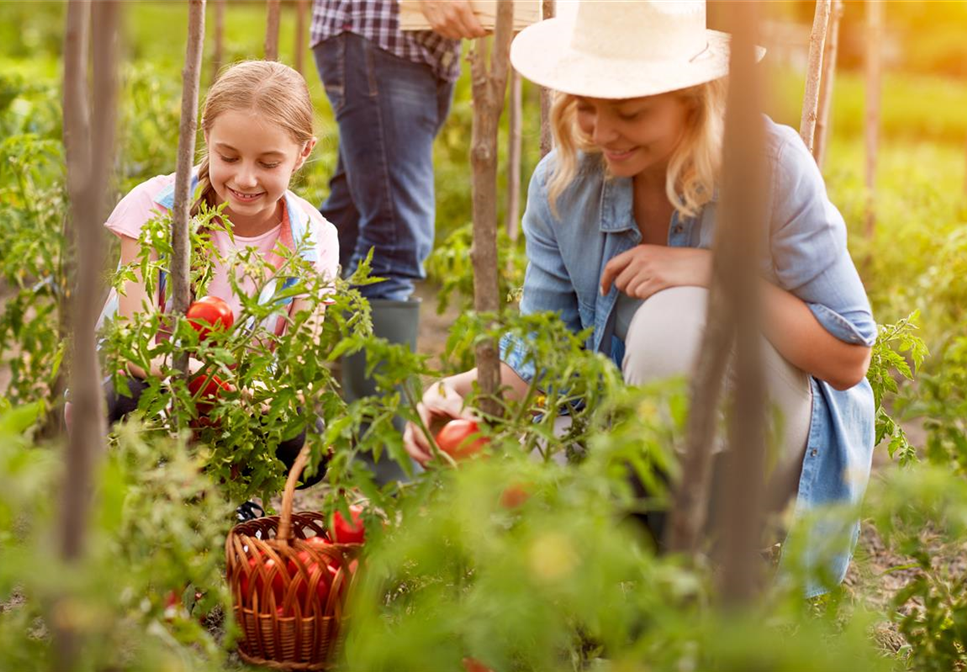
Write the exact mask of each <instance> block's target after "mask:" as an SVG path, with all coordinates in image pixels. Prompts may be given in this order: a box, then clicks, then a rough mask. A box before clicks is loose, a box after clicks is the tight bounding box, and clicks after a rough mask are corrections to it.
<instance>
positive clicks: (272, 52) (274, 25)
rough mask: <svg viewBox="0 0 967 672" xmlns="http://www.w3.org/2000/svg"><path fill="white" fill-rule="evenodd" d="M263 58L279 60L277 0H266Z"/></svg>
mask: <svg viewBox="0 0 967 672" xmlns="http://www.w3.org/2000/svg"><path fill="white" fill-rule="evenodd" d="M266 5H267V8H268V15H267V16H266V19H265V60H267V61H277V60H279V0H266Z"/></svg>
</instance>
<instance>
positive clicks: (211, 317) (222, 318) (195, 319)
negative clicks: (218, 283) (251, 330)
mask: <svg viewBox="0 0 967 672" xmlns="http://www.w3.org/2000/svg"><path fill="white" fill-rule="evenodd" d="M185 317H187V318H188V321H189V322H190V323H191V326H192V328H193V329H194V330H195V331H197V332H198V340H199V341H204V340H205V338H206V337H207V336H208V334H209V332H211V330H212V329H228V328H230V327H231V326H232V325H233V324H234V323H235V314H234V313H233V312H232V309H231V308H229V307H228V304H227V303H225V301H224V300H223V299H220V298H218V297H217V296H204V297H202V298H200V299H198V300H197V301H195V302H194V303H192V304H191V305H190V306H188V310H187V312H185Z"/></svg>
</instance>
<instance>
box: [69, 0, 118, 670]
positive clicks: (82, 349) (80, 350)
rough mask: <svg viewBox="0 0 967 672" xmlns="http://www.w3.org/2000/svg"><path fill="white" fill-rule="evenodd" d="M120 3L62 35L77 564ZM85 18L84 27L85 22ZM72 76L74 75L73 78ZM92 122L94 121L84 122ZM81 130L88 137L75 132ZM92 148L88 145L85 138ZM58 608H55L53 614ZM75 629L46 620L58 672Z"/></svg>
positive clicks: (100, 433) (72, 529)
mask: <svg viewBox="0 0 967 672" xmlns="http://www.w3.org/2000/svg"><path fill="white" fill-rule="evenodd" d="M120 11H121V6H120V3H119V2H116V1H111V0H100V1H99V2H96V3H94V4H93V6H92V5H91V4H90V3H89V2H86V1H81V2H78V1H77V0H72V1H71V2H70V3H69V5H68V12H67V27H66V28H67V29H66V32H65V62H64V77H65V83H64V103H65V110H64V111H65V121H64V124H65V140H66V142H67V146H68V154H67V156H68V168H67V171H68V173H67V180H68V193H69V194H70V196H71V202H70V213H71V217H70V221H71V223H72V225H73V233H74V238H75V249H76V250H77V291H76V292H75V293H74V296H73V297H72V301H71V303H72V308H73V316H72V323H73V327H74V330H73V357H72V361H71V393H72V404H73V406H74V422H73V427H72V428H71V432H70V436H69V437H68V442H67V449H66V455H65V460H64V462H65V464H64V480H63V485H62V486H61V493H62V498H61V511H60V520H59V522H60V535H59V543H60V549H59V551H60V557H61V559H62V560H63V561H64V562H65V563H67V564H68V565H78V564H79V563H80V562H81V561H82V559H83V556H84V554H85V552H86V549H85V545H86V537H87V527H88V515H89V512H90V505H91V496H92V493H93V491H94V478H95V476H94V474H95V470H96V464H97V461H98V459H99V457H100V455H101V453H102V452H103V451H104V441H105V435H106V432H107V427H106V424H107V423H106V419H105V413H104V402H103V391H102V389H101V383H100V381H101V373H100V366H99V364H98V359H97V341H96V335H95V325H96V323H97V316H98V312H99V309H100V305H99V300H100V296H101V274H102V272H103V257H104V244H103V243H104V237H103V230H102V228H101V223H102V222H103V221H104V219H105V218H106V216H107V208H106V206H107V203H106V192H107V183H108V176H109V173H110V167H111V165H112V162H113V157H114V136H115V126H116V120H117V54H118V47H117V35H118V26H119V25H120ZM88 16H90V22H89V23H88ZM89 26H90V27H91V28H90V29H91V30H93V32H94V35H93V39H92V40H91V41H92V43H93V68H92V70H93V79H94V94H93V103H94V109H93V114H90V116H89V109H88V101H87V96H86V92H85V87H86V82H87V77H86V74H87V67H86V65H87V48H86V45H87V32H88V29H89ZM72 78H76V79H75V80H73V81H72ZM90 119H93V122H90V121H89V120H90ZM85 131H87V132H88V133H89V135H80V134H81V133H84V132H85ZM88 137H91V145H90V146H89V147H88V146H87V138H88ZM63 608H64V607H63V606H55V607H54V609H55V612H57V611H61V610H62V609H63ZM76 627H77V626H76V624H74V623H71V622H69V621H66V620H65V619H58V618H53V619H52V630H53V637H54V654H53V656H52V666H53V669H54V670H57V672H71V671H72V670H75V669H78V668H79V667H80V665H81V658H80V656H79V653H80V652H81V651H83V641H82V637H83V635H82V633H81V632H80V631H78V630H77V629H76Z"/></svg>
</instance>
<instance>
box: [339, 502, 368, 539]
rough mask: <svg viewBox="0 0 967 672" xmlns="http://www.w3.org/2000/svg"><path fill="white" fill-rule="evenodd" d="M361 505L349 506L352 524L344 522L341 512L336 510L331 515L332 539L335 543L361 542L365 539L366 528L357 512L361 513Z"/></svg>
mask: <svg viewBox="0 0 967 672" xmlns="http://www.w3.org/2000/svg"><path fill="white" fill-rule="evenodd" d="M362 511H363V508H362V507H361V506H350V507H349V513H350V514H351V515H352V518H353V522H352V524H350V523H348V522H346V519H345V518H343V517H342V514H341V513H339V512H338V511H336V513H334V514H333V515H332V539H333V541H335V542H336V543H337V544H361V543H363V542H364V541H366V529H365V528H364V527H363V521H362V520H360V518H359V514H360V513H362Z"/></svg>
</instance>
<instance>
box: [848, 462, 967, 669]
mask: <svg viewBox="0 0 967 672" xmlns="http://www.w3.org/2000/svg"><path fill="white" fill-rule="evenodd" d="M867 506H868V508H869V510H870V512H871V513H872V515H873V517H874V521H875V523H876V528H877V530H878V531H879V532H880V533H881V534H882V535H883V537H884V540H885V541H886V542H887V543H888V544H889V545H890V546H891V547H892V548H894V549H895V550H896V551H898V552H899V553H901V554H902V555H905V556H908V557H909V558H910V559H911V562H910V563H909V564H904V565H898V566H896V567H894V568H893V569H892V570H891V571H906V572H908V573H912V575H911V577H910V579H909V580H908V581H907V582H906V583H905V585H904V587H903V588H902V589H900V590H899V591H898V592H897V593H896V594H895V595H894V597H893V600H892V606H893V608H894V609H895V611H894V612H893V613H892V614H891V616H892V619H893V620H894V621H895V623H896V624H897V627H898V630H899V632H900V634H902V635H903V637H904V639H905V640H906V641H907V646H906V647H905V648H904V649H903V650H902V651H901V654H902V656H903V658H904V662H905V664H906V668H907V669H911V670H916V671H918V672H920V671H923V672H941V671H943V672H946V671H948V670H959V669H963V668H964V666H965V665H967V650H965V648H964V642H965V641H967V577H965V574H964V572H963V567H962V565H961V563H962V557H961V556H962V553H963V545H964V543H965V542H967V482H965V481H964V479H963V477H962V475H959V474H952V473H951V472H950V471H949V470H948V469H946V468H945V467H944V466H943V465H940V466H926V465H922V466H919V467H917V468H915V469H908V470H900V471H895V472H892V473H891V474H890V475H889V476H888V477H887V478H886V479H885V480H884V482H882V483H879V484H876V485H875V486H874V487H873V488H871V492H870V493H869V495H868V503H867Z"/></svg>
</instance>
